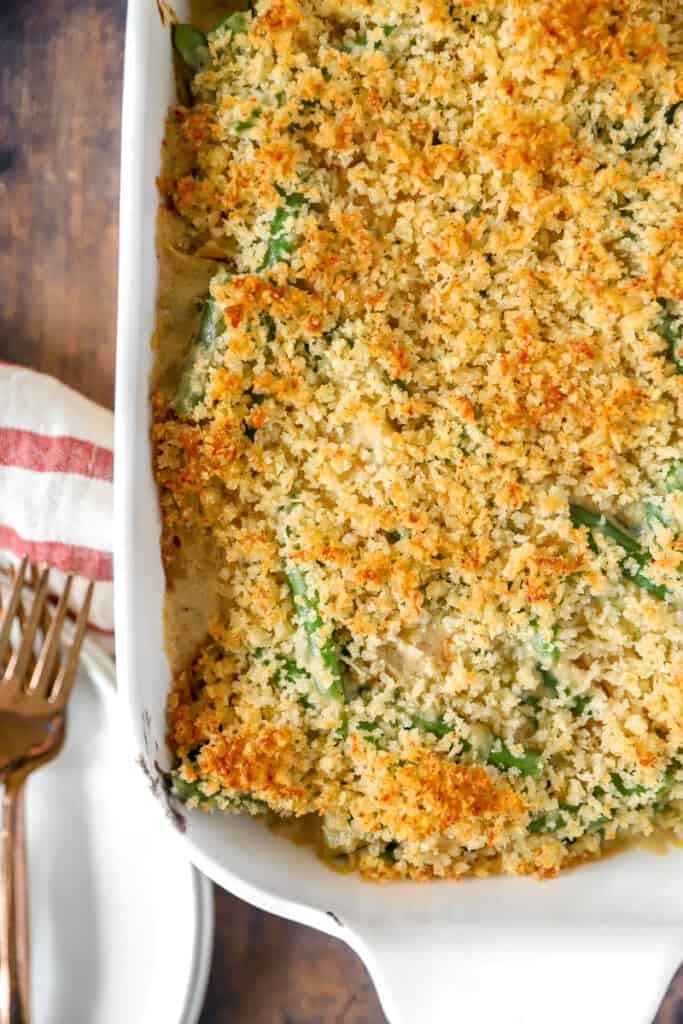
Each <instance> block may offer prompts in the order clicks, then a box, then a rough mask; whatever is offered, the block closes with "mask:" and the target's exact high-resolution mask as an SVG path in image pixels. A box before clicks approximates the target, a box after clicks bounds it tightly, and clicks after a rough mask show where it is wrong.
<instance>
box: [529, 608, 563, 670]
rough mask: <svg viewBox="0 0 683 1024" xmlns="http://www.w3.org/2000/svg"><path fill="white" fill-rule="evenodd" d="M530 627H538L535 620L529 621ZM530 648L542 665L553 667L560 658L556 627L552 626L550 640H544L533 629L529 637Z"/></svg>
mask: <svg viewBox="0 0 683 1024" xmlns="http://www.w3.org/2000/svg"><path fill="white" fill-rule="evenodd" d="M531 625H532V626H533V627H536V626H537V625H538V621H537V619H531ZM531 646H532V647H533V649H534V651H535V652H536V654H537V655H538V658H539V661H541V662H542V663H543V665H555V664H556V663H557V662H558V661H559V658H560V648H559V646H558V644H557V626H553V629H552V632H551V634H550V639H546V638H545V637H544V636H543V634H542V633H541V632H539V630H538V629H536V628H534V632H533V633H532V635H531Z"/></svg>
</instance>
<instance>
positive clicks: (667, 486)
mask: <svg viewBox="0 0 683 1024" xmlns="http://www.w3.org/2000/svg"><path fill="white" fill-rule="evenodd" d="M664 490H665V491H666V492H667V494H673V493H674V492H675V491H683V459H674V461H673V462H670V463H669V467H668V469H667V471H666V475H665V476H664Z"/></svg>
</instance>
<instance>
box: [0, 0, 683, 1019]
mask: <svg viewBox="0 0 683 1024" xmlns="http://www.w3.org/2000/svg"><path fill="white" fill-rule="evenodd" d="M150 2H152V0H150ZM124 18H125V0H0V359H3V360H7V361H10V362H19V363H23V364H25V365H27V366H32V367H35V368H36V369H39V370H43V371H45V372H46V373H51V374H54V375H55V376H57V377H59V378H60V379H61V380H63V381H65V382H66V383H67V384H70V385H71V386H72V387H75V388H78V389H79V390H81V391H83V392H84V393H85V394H87V395H88V396H90V397H91V398H93V399H95V400H96V401H98V402H102V403H104V404H106V405H112V404H113V397H114V335H115V310H116V239H117V229H116V224H117V214H118V169H119V108H120V94H121V69H122V48H123V29H124ZM675 989H676V990H678V994H677V991H675V990H674V989H672V992H671V993H670V995H669V997H668V998H667V1000H666V1001H665V1003H664V1005H663V1007H662V1010H661V1012H660V1014H659V1016H658V1019H657V1021H658V1024H683V999H682V998H681V997H682V996H683V980H681V981H679V982H678V983H677V984H676V985H675ZM484 1007H485V1003H484V1004H483V1006H482V1018H481V1019H482V1021H485V1009H484ZM586 1020H587V1021H590V1018H589V1016H587V1017H586ZM201 1021H202V1024H338V1022H339V1024H383V1022H384V1016H383V1014H382V1011H381V1009H380V1007H379V1003H378V1001H377V997H376V995H375V992H374V989H373V987H372V983H371V982H370V979H369V978H368V975H367V972H366V971H365V969H364V967H363V965H362V964H361V963H360V961H359V960H358V958H357V957H356V956H355V955H354V954H353V953H351V952H350V951H349V950H348V949H347V948H346V947H345V946H343V945H342V944H341V943H339V942H337V941H335V940H334V939H330V938H327V937H326V936H323V935H319V934H318V933H316V932H313V931H311V930H310V929H308V928H304V927H302V926H300V925H294V924H291V923H290V922H286V921H282V920H280V919H278V918H275V917H271V916H270V915H268V914H263V913H261V912H260V911H258V910H254V909H253V908H251V907H249V906H248V905H247V904H245V903H242V902H241V901H240V900H237V899H235V898H234V897H232V896H229V895H228V894H227V893H224V892H220V891H216V945H215V950H214V956H213V964H212V969H211V977H210V981H209V990H208V994H207V999H206V1005H205V1008H204V1012H203V1014H202V1017H201ZM74 1024H77V1022H74ZM414 1024H429V1022H428V1021H415V1022H414ZM590 1024H593V1022H590ZM610 1024H611V1022H610Z"/></svg>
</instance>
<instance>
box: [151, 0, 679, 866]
mask: <svg viewBox="0 0 683 1024" xmlns="http://www.w3.org/2000/svg"><path fill="white" fill-rule="evenodd" d="M174 42H175V47H176V51H177V54H178V60H179V62H180V64H181V68H182V69H184V75H182V74H181V77H184V86H183V88H184V91H185V93H186V95H185V101H186V102H185V103H184V105H182V106H179V107H178V108H176V109H174V110H173V111H171V114H170V117H169V124H168V131H167V136H166V142H165V147H164V159H163V168H162V174H161V177H160V179H159V185H160V189H161V192H162V196H163V200H164V202H163V206H162V209H161V211H160V219H159V253H160V284H159V299H158V322H157V332H156V339H155V343H156V346H157V350H158V359H157V370H156V373H155V380H154V385H153V399H152V400H153V407H154V426H153V440H154V459H155V473H156V477H157V480H158V483H159V487H160V496H161V497H160V500H161V508H162V520H163V530H162V549H163V556H164V562H165V567H166V572H167V578H168V602H167V603H168V636H169V649H170V652H171V661H172V665H173V668H174V685H173V689H172V692H171V695H170V698H169V707H168V714H169V736H170V742H171V745H172V747H173V750H174V752H175V754H176V756H177V769H176V771H175V780H176V783H175V784H176V788H177V791H178V793H179V794H180V795H181V796H182V797H183V798H184V799H186V800H187V801H188V802H190V803H191V804H197V805H199V806H201V807H203V808H205V809H208V810H215V809H220V810H238V811H245V812H248V813H252V814H268V815H276V816H278V817H279V818H283V819H287V820H293V819H298V818H303V817H306V816H310V820H311V821H315V822H316V823H317V824H318V828H319V831H320V834H321V838H322V841H323V843H324V844H325V847H326V849H327V850H328V851H329V852H330V853H331V854H333V855H334V856H338V857H340V858H346V859H347V860H348V861H349V862H350V863H351V864H352V865H353V866H358V867H359V868H360V869H361V870H362V871H363V872H364V873H365V874H366V875H368V876H370V877H384V876H393V877H396V876H398V877H401V876H409V877H414V878H422V877H429V876H432V875H450V876H459V875H462V874H465V873H467V872H475V873H477V874H483V873H486V872H488V871H499V870H503V871H507V872H511V873H520V872H530V871H531V872H537V873H539V874H553V873H555V872H557V870H558V869H559V868H561V867H562V866H564V865H566V864H569V863H570V862H572V861H575V860H577V859H579V858H584V857H586V856H589V855H593V854H596V853H598V852H599V851H600V850H601V849H602V847H603V845H604V843H605V842H606V841H608V840H611V839H613V838H615V837H616V836H617V835H618V834H623V835H643V834H648V833H649V832H651V831H652V830H653V828H655V827H660V826H664V827H670V828H676V827H678V825H679V823H680V818H681V807H682V803H681V800H683V770H682V768H681V766H682V765H683V753H682V750H683V649H682V646H681V642H682V640H683V628H682V627H683V451H682V448H681V402H682V400H683V305H682V304H681V303H682V300H683V192H682V188H683V165H682V161H681V156H682V154H683V8H681V6H680V4H679V3H678V2H677V0H611V2H609V3H608V2H607V0H571V2H565V0H455V2H453V0H451V2H447V0H421V2H418V3H408V2H407V0H392V3H391V4H389V3H385V2H382V0H370V2H368V0H347V2H345V3H338V2H336V0H259V2H257V4H256V6H255V10H254V12H253V13H247V12H240V13H237V14H232V15H230V16H229V17H227V18H224V19H223V20H222V21H221V22H220V23H219V24H218V25H217V26H215V27H214V28H213V29H212V30H210V31H209V32H208V33H205V32H204V31H201V30H200V29H198V28H195V27H194V26H176V28H175V30H174Z"/></svg>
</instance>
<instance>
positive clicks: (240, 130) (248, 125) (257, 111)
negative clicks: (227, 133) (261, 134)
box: [232, 107, 261, 135]
mask: <svg viewBox="0 0 683 1024" xmlns="http://www.w3.org/2000/svg"><path fill="white" fill-rule="evenodd" d="M260 116H261V108H260V107H254V109H253V110H252V112H251V114H250V115H249V117H247V118H246V119H245V120H244V121H233V123H232V130H233V131H234V132H235V133H236V134H237V135H244V134H245V133H246V132H248V131H251V129H252V128H253V127H254V125H255V124H256V122H257V121H258V119H259V117H260Z"/></svg>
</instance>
